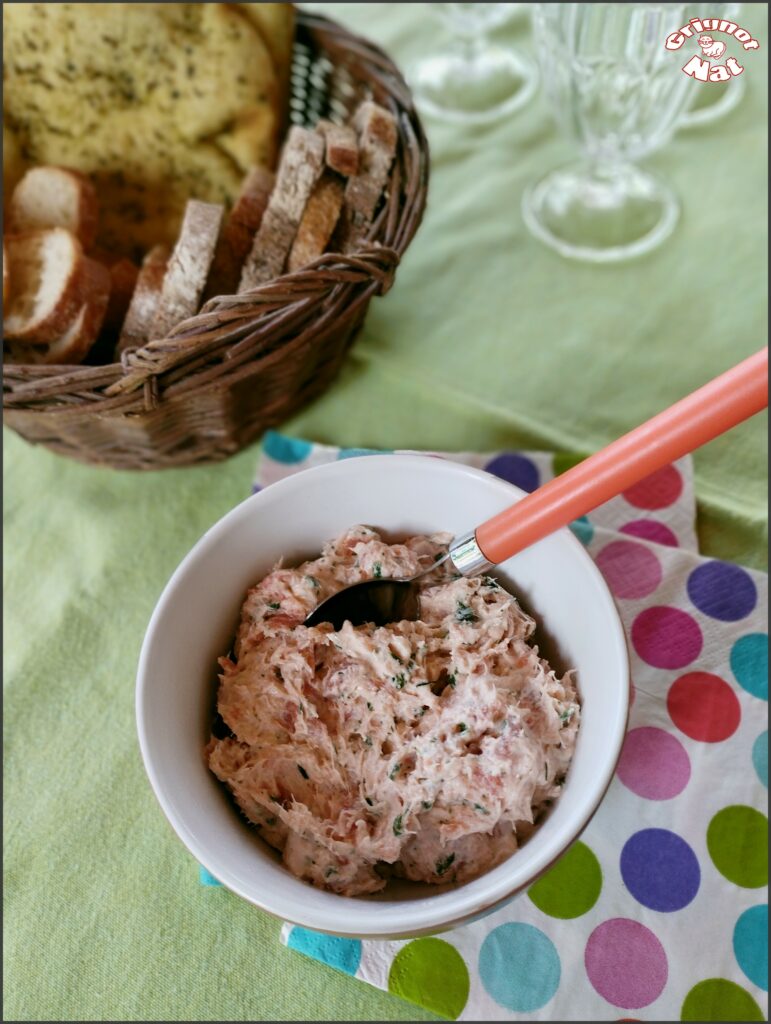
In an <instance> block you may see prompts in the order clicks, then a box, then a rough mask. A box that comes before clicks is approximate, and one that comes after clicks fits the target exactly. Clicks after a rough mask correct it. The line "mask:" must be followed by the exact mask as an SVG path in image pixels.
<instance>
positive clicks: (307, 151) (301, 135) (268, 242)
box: [238, 125, 325, 292]
mask: <svg viewBox="0 0 771 1024" xmlns="http://www.w3.org/2000/svg"><path fill="white" fill-rule="evenodd" d="M324 153H325V145H324V140H323V138H322V137H321V135H318V134H317V133H316V132H313V131H310V130H309V129H307V128H300V127H299V126H298V125H294V126H293V127H292V128H290V130H289V134H288V135H287V140H286V142H285V144H284V148H283V150H282V153H281V162H280V164H279V167H278V172H277V174H276V184H275V187H274V189H273V192H272V193H271V196H270V201H269V202H268V208H267V209H266V211H265V216H264V217H263V218H262V223H261V225H260V229H259V231H258V232H257V234H256V235H255V236H254V242H253V244H252V248H251V251H250V252H249V255H248V257H247V259H246V262H245V263H244V266H243V270H242V272H241V280H240V282H239V286H238V290H239V292H244V291H248V290H249V289H250V288H256V287H258V286H259V285H261V284H264V283H265V282H266V281H270V280H272V279H273V278H274V277H278V276H279V275H280V274H281V272H282V271H283V269H284V264H285V263H286V259H287V257H288V255H289V251H290V249H291V248H292V242H293V241H294V237H295V235H296V233H297V229H298V227H299V225H300V221H301V220H302V215H303V211H304V210H305V206H306V203H307V202H308V199H309V198H310V195H311V192H312V191H313V187H314V185H315V184H316V182H317V181H318V179H319V177H320V176H321V172H322V171H323V169H324Z"/></svg>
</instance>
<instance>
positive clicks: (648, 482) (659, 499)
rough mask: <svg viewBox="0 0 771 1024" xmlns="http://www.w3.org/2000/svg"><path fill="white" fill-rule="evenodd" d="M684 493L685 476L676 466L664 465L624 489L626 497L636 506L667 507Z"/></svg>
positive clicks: (649, 507)
mask: <svg viewBox="0 0 771 1024" xmlns="http://www.w3.org/2000/svg"><path fill="white" fill-rule="evenodd" d="M682 493H683V478H682V477H681V476H680V473H679V472H678V470H676V469H675V467H674V466H662V468H661V469H657V470H656V472H655V473H651V475H650V476H646V477H645V479H644V480H640V481H639V482H638V483H636V484H632V486H631V487H629V488H627V490H625V491H624V497H625V498H626V500H627V501H628V502H629V504H630V505H634V507H635V508H648V509H655V508H666V507H667V505H672V504H674V503H675V502H676V501H677V499H678V498H679V497H680V495H681V494H682Z"/></svg>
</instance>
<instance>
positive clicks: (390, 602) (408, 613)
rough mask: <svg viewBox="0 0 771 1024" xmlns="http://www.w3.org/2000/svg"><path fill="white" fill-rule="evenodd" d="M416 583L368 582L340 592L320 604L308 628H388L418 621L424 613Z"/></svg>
mask: <svg viewBox="0 0 771 1024" xmlns="http://www.w3.org/2000/svg"><path fill="white" fill-rule="evenodd" d="M419 579H420V577H417V578H416V579H415V580H388V579H384V580H382V579H381V580H365V581H364V582H363V583H354V584H353V585H352V586H350V587H345V588H344V589H343V590H339V591H338V592H337V593H336V594H333V595H332V596H331V597H328V598H327V599H326V601H322V602H321V604H319V605H317V606H316V607H315V608H314V609H313V611H312V612H311V614H310V615H309V616H308V618H307V619H306V620H305V625H306V626H319V625H321V623H322V622H329V623H331V624H332V626H333V627H334V629H340V628H341V627H342V625H343V623H344V622H350V623H351V625H353V626H361V625H363V624H364V623H365V622H373V623H374V624H375V625H376V626H385V625H387V624H388V623H390V622H403V621H404V620H405V619H411V620H415V619H417V618H418V615H419V613H420V586H419V584H418V580H419Z"/></svg>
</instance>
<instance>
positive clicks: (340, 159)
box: [316, 120, 359, 178]
mask: <svg viewBox="0 0 771 1024" xmlns="http://www.w3.org/2000/svg"><path fill="white" fill-rule="evenodd" d="M316 131H317V132H319V134H320V135H323V137H324V142H325V144H326V161H327V167H329V169H330V170H332V171H337V173H338V174H342V175H343V176H344V177H346V178H350V177H351V176H352V175H354V174H356V172H357V171H358V169H359V144H358V142H357V141H356V132H355V131H354V130H353V128H351V127H349V126H348V125H342V124H332V122H331V121H324V120H322V121H319V122H318V124H317V125H316Z"/></svg>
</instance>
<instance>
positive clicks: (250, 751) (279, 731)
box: [206, 526, 580, 896]
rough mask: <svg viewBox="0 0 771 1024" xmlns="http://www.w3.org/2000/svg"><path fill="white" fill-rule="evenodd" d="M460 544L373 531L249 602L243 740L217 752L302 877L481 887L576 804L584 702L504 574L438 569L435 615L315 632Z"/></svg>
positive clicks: (237, 690)
mask: <svg viewBox="0 0 771 1024" xmlns="http://www.w3.org/2000/svg"><path fill="white" fill-rule="evenodd" d="M450 540H451V537H450V535H449V534H443V533H442V534H434V535H432V536H430V537H425V536H420V537H412V538H410V539H409V540H407V541H405V542H404V543H402V544H388V543H386V542H385V541H384V540H383V539H381V537H380V536H379V535H378V534H377V533H376V532H375V531H373V530H371V529H369V528H367V527H364V526H356V527H353V528H352V529H350V530H348V531H347V532H346V533H344V534H343V535H342V536H341V537H339V538H338V539H337V540H334V541H331V542H330V543H329V544H327V545H326V546H325V547H324V549H323V552H322V554H321V557H320V558H318V559H316V560H314V561H310V562H305V563H304V564H303V565H300V566H299V567H297V568H296V569H285V568H277V569H275V570H274V571H273V572H271V573H270V575H268V576H266V578H265V579H264V580H263V581H262V582H261V583H259V584H258V585H257V586H255V587H253V588H252V589H251V590H250V591H249V593H248V595H247V598H246V601H245V603H244V606H243V609H242V613H241V622H240V625H239V628H238V633H237V636H236V642H235V646H234V652H233V658H234V660H233V659H231V658H222V659H220V666H221V669H222V673H221V675H220V685H219V692H218V700H217V707H218V712H219V714H220V716H221V718H222V720H223V721H224V724H225V725H226V726H227V730H226V731H229V733H230V734H229V735H227V736H224V737H223V736H221V733H222V730H217V731H218V732H219V733H220V736H216V735H213V736H212V738H211V740H210V742H209V744H208V746H207V748H206V754H207V757H208V763H209V766H210V768H211V770H212V771H213V772H214V773H215V775H216V776H217V778H218V779H220V780H221V781H222V782H223V783H225V784H226V786H228V788H229V789H230V790H231V792H232V794H233V796H234V797H235V800H236V802H237V803H238V806H239V807H240V809H241V811H242V812H243V813H244V814H245V815H246V817H247V818H248V819H249V821H250V822H252V823H254V824H255V825H256V826H258V828H259V831H260V834H261V835H262V837H263V838H264V839H265V840H266V841H267V842H268V843H270V845H271V846H274V847H275V848H276V849H277V850H279V851H281V852H282V853H283V859H284V863H285V864H286V866H287V867H288V868H289V869H290V870H291V871H292V872H293V873H294V874H295V875H297V876H298V877H299V878H302V879H305V880H306V881H308V882H311V883H313V885H316V886H318V887H320V888H324V889H328V890H331V891H333V892H337V893H340V894H342V895H345V896H361V895H364V894H366V893H373V892H377V891H378V890H379V889H382V888H383V887H384V886H385V885H386V882H387V879H388V877H389V875H397V876H401V877H405V878H409V879H412V880H414V881H419V882H433V883H445V882H459V883H461V882H466V881H468V880H469V879H472V878H474V877H476V876H477V875H480V874H482V872H484V871H487V870H489V869H490V868H492V867H494V866H495V865H496V864H499V863H500V862H501V861H503V860H505V859H506V858H507V857H508V856H509V855H510V854H512V853H513V852H514V851H515V850H516V849H517V846H518V843H521V842H522V841H523V839H525V838H526V837H527V836H528V835H529V834H530V833H531V832H532V830H533V826H534V823H535V822H537V820H538V818H539V815H540V814H541V813H542V812H543V811H544V809H545V808H546V807H547V806H548V805H549V804H550V803H551V802H552V801H553V800H554V799H555V798H557V797H558V796H559V794H560V787H561V786H562V783H563V781H564V778H565V773H566V771H567V769H568V766H569V764H570V760H571V757H572V755H573V750H574V747H575V742H576V732H577V729H578V725H579V719H580V708H579V704H578V697H577V693H576V688H575V684H574V681H573V678H572V673H570V672H568V673H566V674H565V676H564V677H563V678H562V679H559V678H557V676H556V675H555V673H554V672H553V671H552V670H551V668H550V667H549V665H548V664H547V663H546V662H545V661H544V660H543V659H541V658H540V657H539V656H538V650H537V648H535V647H533V646H531V645H530V644H529V643H528V638H529V637H530V636H531V634H532V632H533V630H534V622H533V620H532V619H530V618H529V617H528V616H526V615H525V614H524V613H523V612H522V610H521V609H520V607H519V605H518V604H517V602H516V600H515V599H514V598H513V597H512V596H511V595H510V594H509V593H508V592H507V591H506V590H504V589H503V588H502V587H500V586H499V585H498V584H497V583H496V582H495V581H494V580H493V579H491V578H490V577H489V576H480V577H471V578H467V577H458V575H457V574H453V573H452V572H450V571H449V570H448V569H447V568H446V566H445V565H441V566H438V567H437V569H436V570H434V571H433V572H432V573H430V574H429V575H428V576H427V577H426V585H425V587H424V588H423V589H422V592H421V601H420V614H421V620H420V621H419V622H395V623H392V624H391V625H388V626H384V627H375V626H374V625H372V624H367V625H363V626H357V627H353V626H352V625H351V623H350V622H346V623H345V624H344V626H343V628H342V629H340V630H337V631H335V630H333V628H332V626H331V625H323V624H322V625H319V626H316V627H311V628H308V627H306V626H304V625H303V622H304V620H305V618H306V616H307V615H308V614H310V612H311V611H312V610H313V609H314V608H315V607H316V605H317V604H318V603H319V601H321V600H323V599H324V598H326V597H329V596H330V595H331V594H333V593H335V592H336V591H338V590H340V589H341V588H342V587H344V586H347V585H349V584H351V583H358V582H360V581H362V580H366V579H372V578H378V577H384V578H385V577H389V576H393V577H404V576H412V575H414V574H416V573H417V572H419V571H420V570H422V569H424V568H427V567H429V566H431V565H432V564H433V563H434V562H435V561H438V559H439V558H441V556H442V555H444V554H445V552H446V551H447V546H448V544H449V542H450Z"/></svg>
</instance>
